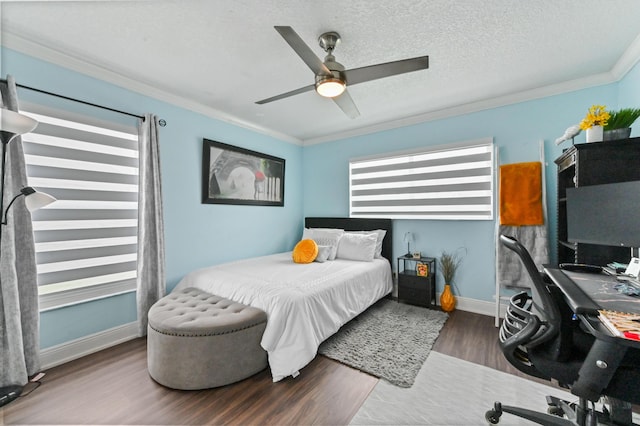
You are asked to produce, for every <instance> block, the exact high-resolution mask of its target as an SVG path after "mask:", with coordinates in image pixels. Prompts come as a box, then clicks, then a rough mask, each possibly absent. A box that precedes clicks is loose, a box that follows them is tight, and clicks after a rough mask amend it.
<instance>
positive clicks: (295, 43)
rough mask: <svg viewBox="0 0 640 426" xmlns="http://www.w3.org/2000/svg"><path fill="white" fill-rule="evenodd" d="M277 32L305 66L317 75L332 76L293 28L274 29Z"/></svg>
mask: <svg viewBox="0 0 640 426" xmlns="http://www.w3.org/2000/svg"><path fill="white" fill-rule="evenodd" d="M274 28H275V29H276V31H277V32H279V33H280V35H281V36H282V38H284V40H285V41H286V42H287V43H289V46H291V48H292V49H293V50H294V51H295V52H296V53H297V54H298V56H300V58H301V59H302V60H303V61H304V63H305V64H307V66H308V67H309V68H311V71H313V72H314V73H315V74H325V75H331V71H329V68H327V66H326V65H325V64H324V63H323V62H322V61H321V60H320V58H318V57H317V56H316V55H315V53H313V51H312V50H311V48H310V47H309V46H307V44H306V43H305V42H304V41H302V39H301V38H300V36H299V35H298V33H296V32H295V31H294V30H293V28H291V27H278V26H276V27H274Z"/></svg>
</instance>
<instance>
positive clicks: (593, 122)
mask: <svg viewBox="0 0 640 426" xmlns="http://www.w3.org/2000/svg"><path fill="white" fill-rule="evenodd" d="M606 108H607V107H606V106H605V105H591V108H589V112H588V113H587V116H586V117H585V118H583V119H582V121H581V122H580V128H581V129H582V130H587V129H589V128H591V127H593V126H606V125H607V121H608V120H609V117H611V115H610V114H609V113H608V112H607V110H606Z"/></svg>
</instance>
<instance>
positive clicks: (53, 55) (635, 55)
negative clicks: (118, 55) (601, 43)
mask: <svg viewBox="0 0 640 426" xmlns="http://www.w3.org/2000/svg"><path fill="white" fill-rule="evenodd" d="M0 44H2V45H3V46H5V47H7V48H10V49H13V50H16V51H19V52H22V53H24V54H27V55H30V56H33V57H36V58H39V59H42V60H45V61H47V62H51V63H53V64H56V65H59V66H61V67H64V68H68V69H71V70H73V71H77V72H80V73H82V74H86V75H89V76H91V77H95V78H97V79H100V80H103V81H106V82H109V83H112V84H115V85H118V86H120V87H123V88H125V89H128V90H131V91H134V92H136V93H139V94H141V95H144V96H149V97H151V98H154V99H157V100H160V101H163V102H167V103H169V104H171V105H175V106H178V107H181V108H185V109H188V110H190V111H193V112H196V113H200V114H202V115H205V116H207V117H210V118H213V119H216V120H220V121H223V122H225V123H229V124H232V125H235V126H238V127H242V128H245V129H248V130H251V131H255V132H257V133H261V134H264V135H266V136H270V137H273V138H275V139H278V140H281V141H284V142H289V143H292V144H294V145H299V146H310V145H315V144H320V143H326V142H333V141H338V140H341V139H346V138H352V137H357V136H364V135H367V134H371V133H377V132H382V131H386V130H393V129H397V128H400V127H406V126H413V125H416V124H421V123H426V122H430V121H435V120H442V119H445V118H451V117H455V116H460V115H465V114H470V113H474V112H479V111H483V110H487V109H492V108H498V107H502V106H506V105H511V104H516V103H520V102H526V101H531V100H535V99H540V98H544V97H549V96H554V95H560V94H564V93H569V92H573V91H577V90H582V89H586V88H589V87H595V86H600V85H604V84H610V83H615V82H617V81H619V80H621V79H622V78H623V77H624V76H625V75H626V74H627V73H628V72H629V71H630V70H631V69H632V68H633V67H634V66H635V65H636V64H637V63H638V61H639V60H640V36H638V37H637V38H636V39H635V40H634V41H633V42H632V43H631V45H630V46H629V47H628V48H627V50H625V52H624V53H623V55H622V56H621V57H620V59H619V60H618V61H617V62H616V64H615V65H614V66H613V67H612V68H611V70H610V71H608V72H604V73H600V74H595V75H591V76H588V77H584V78H579V79H575V80H570V81H566V82H562V83H558V84H552V85H548V86H544V87H539V88H535V89H531V90H525V91H521V92H518V93H512V94H508V95H504V96H498V97H492V98H487V99H483V100H479V101H475V102H470V103H466V104H462V105H456V106H452V107H448V108H442V109H438V110H433V111H428V112H425V113H422V114H417V115H413V116H410V117H405V118H401V119H398V120H390V121H386V122H383V123H378V124H375V125H371V126H364V127H360V128H357V129H351V130H347V131H343V132H337V133H332V134H329V135H323V136H320V137H317V138H309V139H304V140H301V139H298V138H295V137H293V136H290V135H287V134H284V133H281V132H277V131H274V130H272V129H269V128H266V127H262V126H258V125H256V124H254V123H250V122H247V121H244V120H240V119H238V117H235V116H233V115H230V114H227V113H225V112H223V111H219V110H216V109H213V108H210V107H207V106H205V105H203V104H201V103H198V102H194V101H192V100H190V99H186V98H183V97H180V96H176V95H174V94H171V93H168V92H165V91H162V90H159V89H158V88H156V87H153V86H151V85H148V84H145V83H142V82H140V81H137V80H133V79H131V78H128V77H126V76H124V75H122V74H119V73H116V72H113V71H110V70H107V69H105V68H103V67H101V66H98V65H96V64H92V63H89V62H87V61H86V60H84V59H81V58H77V57H74V56H72V55H69V54H66V53H63V52H60V51H58V50H55V49H52V48H50V47H46V46H43V45H42V44H40V43H37V42H35V41H32V40H29V39H27V38H25V37H23V36H19V35H17V34H15V33H12V32H11V31H7V29H6V28H5V29H4V30H3V31H2V32H1V33H0Z"/></svg>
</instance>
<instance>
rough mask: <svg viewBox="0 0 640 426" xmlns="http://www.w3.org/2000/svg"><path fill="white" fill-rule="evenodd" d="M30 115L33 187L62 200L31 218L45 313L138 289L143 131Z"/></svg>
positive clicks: (27, 156) (26, 142)
mask: <svg viewBox="0 0 640 426" xmlns="http://www.w3.org/2000/svg"><path fill="white" fill-rule="evenodd" d="M23 112H24V113H25V114H27V115H29V116H31V117H33V118H34V119H36V120H38V122H39V124H38V127H36V129H35V130H34V131H33V132H32V133H29V134H26V135H24V136H23V138H22V140H23V143H24V151H25V159H26V163H27V175H28V181H29V185H30V186H33V187H35V188H37V189H39V190H41V191H44V192H47V193H49V194H51V195H53V196H54V197H56V198H57V200H58V201H56V202H55V203H53V204H51V205H49V206H47V207H46V208H44V209H41V210H38V211H36V212H34V213H33V214H32V219H33V228H34V237H35V248H36V262H37V270H38V292H39V294H40V309H41V310H47V309H52V308H56V307H60V306H64V305H69V304H74V303H78V302H82V301H87V300H93V299H98V298H102V297H107V296H112V295H114V294H119V293H124V292H130V291H135V288H136V267H137V229H138V228H137V226H138V213H137V211H138V134H137V129H136V128H126V129H124V131H123V129H121V128H120V127H122V126H119V125H115V124H114V125H113V126H110V127H111V128H109V127H105V125H103V124H101V125H99V126H97V125H94V124H87V122H81V121H83V120H75V119H74V120H69V119H62V118H57V117H53V116H51V114H47V115H45V114H37V113H32V112H28V111H26V112H25V111H23Z"/></svg>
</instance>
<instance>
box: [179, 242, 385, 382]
mask: <svg viewBox="0 0 640 426" xmlns="http://www.w3.org/2000/svg"><path fill="white" fill-rule="evenodd" d="M189 287H196V288H199V289H201V290H203V291H206V292H209V293H212V294H216V295H218V296H222V297H225V298H227V299H231V300H233V301H235V302H239V303H243V304H245V305H250V306H254V307H256V308H260V309H262V310H263V311H265V312H266V313H267V316H268V321H267V328H266V330H265V332H264V335H263V337H262V342H261V344H262V347H263V348H264V349H265V350H266V351H267V352H268V354H269V366H270V367H271V375H272V376H273V381H274V382H276V381H279V380H282V379H283V378H285V377H287V376H294V377H295V376H297V375H298V371H299V370H300V369H301V368H302V367H304V366H305V365H307V364H308V363H309V362H311V360H313V358H314V357H315V356H316V353H317V350H318V346H319V345H320V343H322V342H323V341H324V340H326V339H327V338H328V337H329V336H331V335H332V334H334V333H335V332H336V331H338V329H339V328H340V327H341V326H342V325H344V324H345V323H347V322H348V321H349V320H350V319H352V318H354V317H355V316H357V315H358V314H360V313H362V312H363V311H364V310H365V309H366V308H367V307H369V306H371V305H372V304H373V303H375V302H376V301H377V300H379V299H380V298H382V297H383V296H385V295H386V294H388V293H390V292H391V289H392V278H391V267H390V265H389V262H388V261H387V260H386V259H375V260H374V261H373V262H355V261H349V260H341V259H336V260H334V261H329V262H324V263H317V262H313V263H310V264H296V263H294V262H293V261H292V260H291V252H287V253H278V254H274V255H270V256H263V257H258V258H253V259H246V260H240V261H236V262H231V263H225V264H222V265H216V266H212V267H209V268H204V269H199V270H196V271H193V272H191V273H189V274H188V275H187V276H185V277H184V278H183V279H182V281H180V283H178V285H177V286H176V288H175V289H174V291H175V290H179V289H183V288H189Z"/></svg>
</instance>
